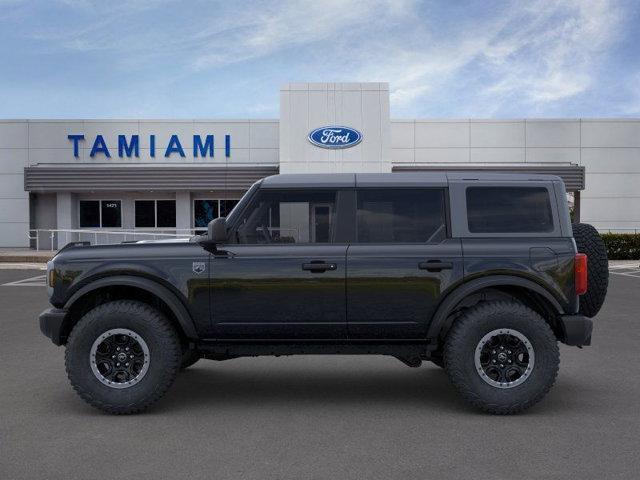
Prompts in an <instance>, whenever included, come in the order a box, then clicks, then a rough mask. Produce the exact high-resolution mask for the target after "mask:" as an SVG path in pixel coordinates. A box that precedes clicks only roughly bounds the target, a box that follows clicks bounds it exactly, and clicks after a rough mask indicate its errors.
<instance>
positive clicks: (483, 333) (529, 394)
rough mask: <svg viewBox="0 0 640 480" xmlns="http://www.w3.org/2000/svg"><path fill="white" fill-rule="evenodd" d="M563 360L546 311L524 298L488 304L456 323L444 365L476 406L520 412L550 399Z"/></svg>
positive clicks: (494, 411)
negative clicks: (539, 311)
mask: <svg viewBox="0 0 640 480" xmlns="http://www.w3.org/2000/svg"><path fill="white" fill-rule="evenodd" d="M559 363H560V353H559V350H558V344H557V339H556V337H555V335H554V333H553V331H552V330H551V328H550V327H549V325H548V324H547V323H546V322H545V321H544V319H543V318H542V317H540V315H538V314H537V313H536V312H535V311H533V310H531V309H530V308H528V307H527V306H525V305H523V304H521V303H518V302H515V301H513V302H506V301H499V302H486V303H481V304H479V305H476V306H475V307H473V308H470V309H469V310H468V311H467V312H465V314H464V315H462V317H460V318H459V319H458V320H457V321H456V323H455V324H454V325H453V326H452V327H451V330H450V331H449V334H448V335H447V339H446V343H445V348H444V364H445V369H446V371H447V374H448V375H449V378H450V379H451V382H452V383H453V385H454V386H455V387H456V389H457V390H458V391H459V392H460V393H461V394H462V396H463V397H464V398H465V399H466V400H467V401H468V402H469V403H471V404H472V405H474V406H475V407H477V408H479V409H481V410H483V411H485V412H489V413H494V414H511V413H518V412H521V411H523V410H526V409H527V408H529V407H531V406H532V405H534V404H535V403H537V402H538V401H540V400H541V399H542V397H544V396H545V395H546V394H547V392H548V391H549V389H550V388H551V387H552V385H553V383H554V382H555V379H556V375H557V373H558V367H559Z"/></svg>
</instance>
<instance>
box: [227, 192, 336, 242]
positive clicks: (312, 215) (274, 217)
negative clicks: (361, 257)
mask: <svg viewBox="0 0 640 480" xmlns="http://www.w3.org/2000/svg"><path fill="white" fill-rule="evenodd" d="M335 221H336V192H335V191H333V190H308V191H269V190H263V191H261V192H260V193H259V194H258V196H257V197H256V198H255V200H254V201H253V202H252V203H251V205H249V206H248V207H247V209H246V210H245V211H244V212H243V213H242V218H241V219H240V222H239V226H238V228H237V230H236V241H237V242H238V243H249V244H271V243H331V242H333V238H334V231H335Z"/></svg>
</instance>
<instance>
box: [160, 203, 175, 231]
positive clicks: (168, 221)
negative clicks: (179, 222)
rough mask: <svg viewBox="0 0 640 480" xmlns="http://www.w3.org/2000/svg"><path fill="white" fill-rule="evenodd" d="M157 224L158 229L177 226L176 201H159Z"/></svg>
mask: <svg viewBox="0 0 640 480" xmlns="http://www.w3.org/2000/svg"><path fill="white" fill-rule="evenodd" d="M156 215H157V221H156V224H157V226H158V227H175V226H176V201H175V200H158V202H157V204H156Z"/></svg>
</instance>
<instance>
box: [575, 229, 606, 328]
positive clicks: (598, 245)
mask: <svg viewBox="0 0 640 480" xmlns="http://www.w3.org/2000/svg"><path fill="white" fill-rule="evenodd" d="M572 227H573V238H574V239H575V241H576V246H577V247H578V252H579V253H585V254H586V255H587V293H585V294H584V295H581V296H580V313H581V314H582V315H585V316H587V317H595V315H596V314H597V313H598V312H599V311H600V308H601V307H602V304H603V303H604V298H605V297H606V295H607V287H608V286H609V259H608V258H607V249H606V247H605V246H604V242H603V241H602V237H600V234H599V233H598V231H597V230H596V229H595V228H594V227H593V226H592V225H589V224H587V223H574V224H573V225H572Z"/></svg>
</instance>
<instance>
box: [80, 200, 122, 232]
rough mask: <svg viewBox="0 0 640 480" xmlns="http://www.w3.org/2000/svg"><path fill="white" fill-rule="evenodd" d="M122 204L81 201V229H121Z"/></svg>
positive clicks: (115, 201)
mask: <svg viewBox="0 0 640 480" xmlns="http://www.w3.org/2000/svg"><path fill="white" fill-rule="evenodd" d="M121 226H122V202H121V201H120V200H81V201H80V228H120V227H121Z"/></svg>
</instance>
